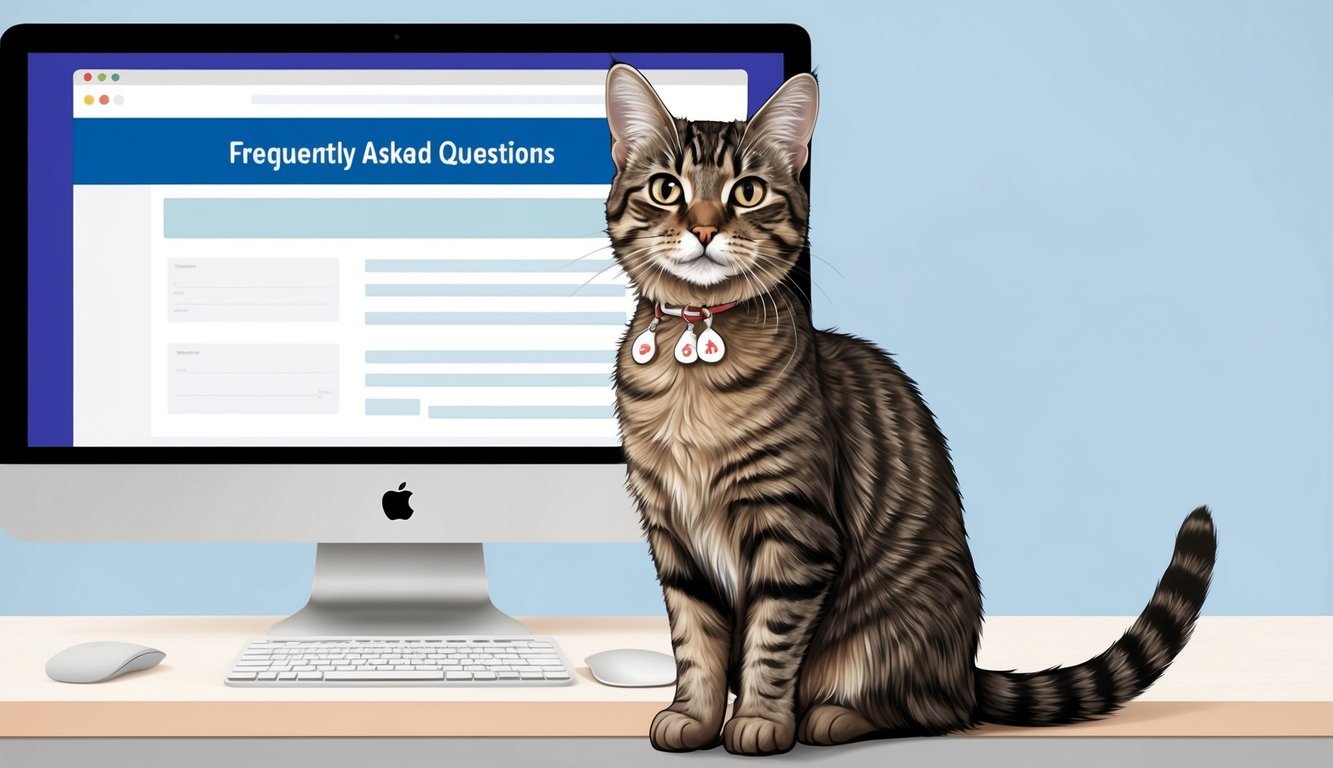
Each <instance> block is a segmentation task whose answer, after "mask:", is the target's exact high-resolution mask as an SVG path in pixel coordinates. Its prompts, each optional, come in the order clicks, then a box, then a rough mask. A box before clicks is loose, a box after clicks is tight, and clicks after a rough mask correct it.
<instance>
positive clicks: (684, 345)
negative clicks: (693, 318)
mask: <svg viewBox="0 0 1333 768" xmlns="http://www.w3.org/2000/svg"><path fill="white" fill-rule="evenodd" d="M698 359H699V340H698V338H696V337H695V335H694V323H690V324H689V325H688V326H686V327H685V332H684V333H682V334H681V335H680V341H678V342H676V362H678V363H683V364H685V365H689V364H690V363H692V362H694V361H695V360H698Z"/></svg>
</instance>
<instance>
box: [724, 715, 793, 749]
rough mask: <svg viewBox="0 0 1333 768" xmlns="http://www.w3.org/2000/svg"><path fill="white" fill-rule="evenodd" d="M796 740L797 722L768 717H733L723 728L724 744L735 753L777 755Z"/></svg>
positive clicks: (789, 747) (790, 746)
mask: <svg viewBox="0 0 1333 768" xmlns="http://www.w3.org/2000/svg"><path fill="white" fill-rule="evenodd" d="M795 742H796V724H795V722H792V721H790V720H789V721H786V722H775V721H773V720H769V719H768V718H766V717H733V718H731V720H728V721H727V725H726V727H725V728H723V729H722V744H723V745H724V746H725V747H726V748H727V751H728V752H730V753H732V754H734V755H775V754H777V753H779V752H786V751H787V750H789V749H791V748H792V744H794V743H795Z"/></svg>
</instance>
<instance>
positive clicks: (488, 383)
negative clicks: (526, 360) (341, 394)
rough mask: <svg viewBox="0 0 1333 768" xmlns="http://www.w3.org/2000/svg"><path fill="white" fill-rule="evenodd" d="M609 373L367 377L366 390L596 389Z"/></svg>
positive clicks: (607, 383)
mask: <svg viewBox="0 0 1333 768" xmlns="http://www.w3.org/2000/svg"><path fill="white" fill-rule="evenodd" d="M610 384H611V374H610V373H368V374H366V386H367V387H598V388H605V387H608V386H610Z"/></svg>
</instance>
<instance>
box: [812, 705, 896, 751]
mask: <svg viewBox="0 0 1333 768" xmlns="http://www.w3.org/2000/svg"><path fill="white" fill-rule="evenodd" d="M879 730H880V728H879V727H878V726H876V725H875V724H874V723H872V722H870V721H869V720H867V719H865V718H864V717H862V716H861V713H860V712H857V711H856V710H854V709H848V708H847V707H841V706H838V705H837V704H818V705H816V706H814V707H812V708H811V709H810V710H809V711H807V712H806V713H805V714H804V715H803V716H802V717H801V722H800V725H798V726H797V728H796V740H797V741H799V742H801V743H802V744H813V745H816V746H821V747H827V746H832V745H834V744H846V743H848V742H852V741H858V740H860V739H865V738H870V737H872V736H874V735H875V733H876V732H877V731H879Z"/></svg>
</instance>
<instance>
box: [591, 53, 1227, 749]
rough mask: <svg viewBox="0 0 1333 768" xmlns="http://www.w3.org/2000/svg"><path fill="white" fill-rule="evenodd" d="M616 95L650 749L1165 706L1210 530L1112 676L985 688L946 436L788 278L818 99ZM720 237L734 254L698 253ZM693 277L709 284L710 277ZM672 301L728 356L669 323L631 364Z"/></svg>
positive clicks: (623, 418) (906, 383) (643, 90)
mask: <svg viewBox="0 0 1333 768" xmlns="http://www.w3.org/2000/svg"><path fill="white" fill-rule="evenodd" d="M607 91H608V115H609V116H610V123H611V129H612V138H613V144H612V156H613V158H614V159H615V161H616V165H617V174H616V177H615V179H614V181H613V183H612V186H611V190H610V194H609V196H608V199H607V224H608V228H607V232H608V234H609V235H610V237H611V242H612V245H613V248H614V251H615V255H616V258H617V259H618V261H619V263H620V264H621V265H622V266H623V267H624V269H625V271H626V272H627V273H628V274H629V276H630V278H631V279H632V280H633V281H634V283H635V286H636V288H637V289H638V291H639V293H640V295H641V296H642V297H644V298H643V300H642V301H641V303H640V306H639V308H638V310H637V312H636V314H635V317H634V319H633V321H632V322H631V323H630V326H629V328H628V329H627V332H626V335H625V340H624V342H623V343H622V345H621V349H620V352H619V356H618V358H617V362H616V373H615V383H616V412H617V416H618V418H619V421H620V427H621V437H622V440H623V442H624V446H625V452H626V459H627V465H628V470H627V478H626V482H627V487H628V488H629V490H630V492H631V494H632V495H633V497H634V498H635V499H636V500H637V502H638V506H639V511H640V516H641V521H642V525H643V529H644V532H645V535H646V537H647V539H648V542H649V544H650V547H651V551H652V556H653V560H654V563H655V565H656V568H657V573H658V578H659V580H660V582H661V585H662V591H663V595H664V599H665V602H666V608H667V614H668V617H669V619H670V624H671V639H672V644H673V647H674V649H675V655H676V662H677V671H678V679H677V686H676V696H675V699H674V701H673V703H672V704H671V706H669V707H668V708H667V709H666V710H664V711H663V712H661V713H659V715H658V716H657V718H656V719H655V720H654V721H653V724H652V726H651V730H650V738H651V739H652V743H653V745H654V746H655V747H657V748H658V749H662V750H670V751H684V750H692V749H700V748H705V747H709V746H713V745H716V744H718V743H722V744H724V745H725V746H726V748H727V749H729V750H731V751H733V752H738V753H744V754H768V753H774V752H782V751H785V750H787V749H790V748H791V746H792V744H793V742H794V741H795V740H797V739H799V740H801V741H804V742H807V743H811V744H836V743H844V742H849V741H855V740H858V739H863V738H869V737H872V736H888V735H912V734H941V733H947V732H951V731H956V730H960V729H965V728H969V727H972V726H974V725H976V724H977V723H979V722H996V723H1010V724H1022V725H1050V724H1057V723H1067V722H1074V721H1077V720H1085V719H1089V718H1095V717H1099V716H1102V715H1105V714H1107V713H1110V712H1112V711H1114V710H1115V709H1116V708H1117V707H1119V706H1120V705H1121V704H1123V703H1124V702H1125V701H1126V700H1128V699H1130V698H1133V697H1134V696H1136V695H1138V694H1139V693H1141V692H1142V691H1143V690H1144V689H1145V688H1147V687H1148V686H1149V685H1151V684H1152V682H1153V681H1155V680H1156V679H1157V678H1158V677H1159V676H1160V675H1161V674H1162V672H1163V671H1164V670H1165V669H1166V667H1167V665H1168V664H1170V662H1171V660H1172V659H1173V658H1174V657H1175V655H1176V654H1177V653H1178V652H1179V651H1180V649H1181V647H1182V646H1183V645H1184V643H1185V641H1186V640H1187V639H1188V637H1189V635H1190V632H1191V631H1192V629H1193V626H1194V621H1195V619H1196V618H1197V616H1198V613H1199V609H1200V606H1201V605H1202V603H1203V600H1204V596H1205V594H1206V593H1207V588H1208V583H1209V580H1210V578H1211V574H1212V567H1213V561H1214V555H1215V548H1216V545H1215V534H1214V531H1213V527H1212V521H1211V518H1210V516H1209V514H1208V512H1207V510H1206V509H1205V508H1202V507H1201V508H1199V509H1198V510H1195V512H1194V513H1193V514H1191V515H1190V516H1189V518H1188V519H1187V520H1186V521H1185V524H1184V527H1183V528H1182V529H1181V533H1180V536H1179V537H1178V539H1177V546H1176V553H1175V556H1174V557H1173V559H1172V561H1171V565H1170V567H1169V568H1168V569H1167V571H1166V575H1165V576H1164V577H1163V579H1162V581H1161V583H1160V584H1159V586H1158V588H1157V591H1156V592H1155V593H1154V595H1153V597H1152V600H1151V601H1150V602H1149V604H1148V607H1147V609H1146V610H1145V611H1144V613H1143V615H1142V616H1141V617H1140V618H1139V619H1138V621H1137V622H1135V623H1134V625H1133V626H1132V627H1131V628H1130V629H1129V631H1128V632H1127V633H1126V634H1125V636H1124V637H1122V638H1121V639H1120V640H1119V641H1117V642H1116V643H1115V644H1114V645H1112V646H1111V648H1110V649H1108V650H1107V651H1106V652H1105V653H1103V654H1101V655H1100V656H1098V657H1096V658H1094V659H1092V660H1090V661H1088V662H1085V663H1083V664H1080V665H1077V666H1074V667H1070V668H1067V669H1052V670H1047V671H1045V672H1036V673H1016V672H997V671H991V670H979V669H977V668H976V667H975V666H974V660H975V658H976V651H977V645H978V640H979V637H980V632H981V615H982V614H981V591H980V586H979V583H978V579H977V575H976V572H975V570H974V568H973V563H972V556H971V553H970V551H969V549H968V545H967V536H966V532H965V529H964V525H963V510H962V501H961V498H960V496H959V492H958V483H957V479H956V477H955V475H954V470H953V466H952V463H951V461H950V458H949V450H948V446H947V443H946V441H945V439H944V436H943V435H942V434H941V433H940V431H939V428H938V427H937V426H936V422H935V418H934V416H933V414H932V413H931V412H930V410H929V408H928V407H927V406H926V404H925V402H924V400H923V399H922V397H921V394H920V392H919V391H918V389H917V386H916V384H915V383H914V382H913V381H912V380H911V379H910V378H908V376H907V375H906V374H904V373H903V371H902V369H900V368H899V367H898V365H897V363H896V362H895V361H894V360H893V359H892V358H891V357H890V356H889V355H888V354H886V353H885V352H884V351H883V350H881V349H879V348H878V347H876V346H875V345H873V344H871V343H869V342H867V341H865V340H862V339H858V338H856V337H853V336H849V335H846V334H841V333H835V332H830V331H817V330H815V329H814V328H813V327H811V326H810V324H809V321H808V319H807V315H806V313H805V309H804V303H803V302H804V298H805V297H802V296H799V295H797V294H796V293H795V292H794V289H793V288H792V285H791V283H790V282H789V281H787V280H786V279H785V278H786V277H787V275H788V273H789V272H790V270H791V269H792V267H793V266H794V265H795V263H796V261H797V258H798V257H799V255H800V253H801V249H802V248H803V247H804V245H805V242H806V234H807V220H808V198H807V196H806V191H805V189H804V187H803V186H802V184H801V183H800V181H799V174H800V172H801V170H802V166H803V164H804V162H805V157H804V143H805V142H807V141H808V140H809V131H810V130H811V129H812V128H813V110H814V109H815V102H816V101H817V94H816V92H815V90H814V81H813V79H812V78H808V77H807V78H805V79H794V80H793V81H789V83H788V84H787V85H785V86H784V87H783V89H781V90H780V91H779V93H778V94H777V95H775V96H774V98H773V99H772V100H770V102H769V103H768V104H766V105H765V106H764V108H763V109H761V110H760V112H759V113H758V114H757V115H756V116H755V117H754V118H752V119H751V121H750V122H749V123H748V124H747V123H741V122H738V123H709V122H690V121H687V120H682V119H676V118H673V117H671V116H670V114H669V113H668V112H667V111H666V109H665V107H664V106H663V105H662V104H661V102H660V101H659V100H658V99H657V96H656V94H655V93H654V92H653V91H652V89H651V87H650V86H648V84H647V82H646V81H645V80H643V78H642V77H641V76H640V75H638V73H637V72H635V71H634V70H632V69H630V68H628V67H623V66H620V65H618V66H617V67H615V68H613V70H612V72H611V73H610V75H609V76H608V87H607ZM798 143H799V144H800V146H799V147H797V146H796V145H797V144H798ZM658 174H669V175H670V177H671V178H672V179H674V180H675V181H676V182H677V183H679V184H680V186H681V189H682V194H681V196H680V199H679V200H678V201H676V202H674V203H669V204H668V203H663V202H662V201H661V200H660V199H654V197H653V194H652V191H651V185H652V183H653V182H652V180H653V179H654V177H655V176H657V175H658ZM753 177H757V178H761V179H763V180H764V181H765V182H766V184H767V191H766V193H765V196H764V198H763V201H762V203H761V204H759V205H756V206H753V207H751V208H744V207H742V206H738V205H735V204H734V200H733V199H732V198H731V197H730V196H729V190H730V189H731V187H732V186H733V185H735V184H736V183H737V182H738V180H739V179H743V178H753ZM705 223H706V224H707V225H708V226H712V225H714V224H716V225H717V234H716V235H715V236H714V241H715V242H717V243H720V245H717V246H716V247H714V246H712V245H706V244H705V243H704V238H703V237H702V236H700V235H698V234H697V233H698V232H699V231H700V230H699V228H700V227H701V226H704V224H705ZM700 253H703V254H706V255H708V256H709V257H711V258H713V259H715V260H716V263H714V264H711V265H710V264H704V265H703V266H702V268H696V266H694V265H695V264H696V263H698V262H699V258H700V257H699V256H698V254H700ZM691 259H693V261H691ZM659 301H660V302H666V303H669V304H690V305H713V304H720V303H723V302H731V301H735V302H737V305H736V306H735V308H733V309H731V310H729V311H728V312H727V313H726V314H724V315H719V316H718V317H717V318H716V325H715V327H716V328H717V329H718V330H719V332H721V333H722V334H724V337H725V339H726V342H727V348H728V353H727V355H726V357H725V358H724V359H723V360H722V361H720V362H718V363H717V364H713V365H709V364H704V363H696V364H694V365H688V366H687V365H681V364H678V363H677V362H676V361H675V359H674V358H673V357H672V356H671V354H670V350H671V349H672V348H673V347H674V345H675V343H676V340H677V338H679V336H680V334H681V333H682V331H683V324H682V323H681V322H679V321H674V322H671V321H668V322H665V323H664V324H663V325H662V326H661V327H660V328H659V329H658V344H659V348H660V349H661V350H665V352H664V353H659V355H658V356H657V358H656V359H654V360H652V361H651V362H649V363H648V364H646V365H638V364H636V363H635V362H634V360H633V358H632V355H631V352H632V350H631V348H630V342H631V340H633V339H635V338H636V337H637V336H638V335H639V334H640V333H641V332H643V331H644V330H645V329H646V328H647V327H648V325H649V323H650V322H651V321H652V318H653V312H652V306H653V303H654V302H659ZM699 330H702V329H699ZM729 688H730V689H731V690H733V691H734V692H735V693H736V695H737V699H736V704H735V707H734V710H733V712H732V717H731V719H730V720H729V721H727V722H726V723H725V724H724V722H723V720H724V715H725V712H726V696H727V691H728V689H729Z"/></svg>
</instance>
